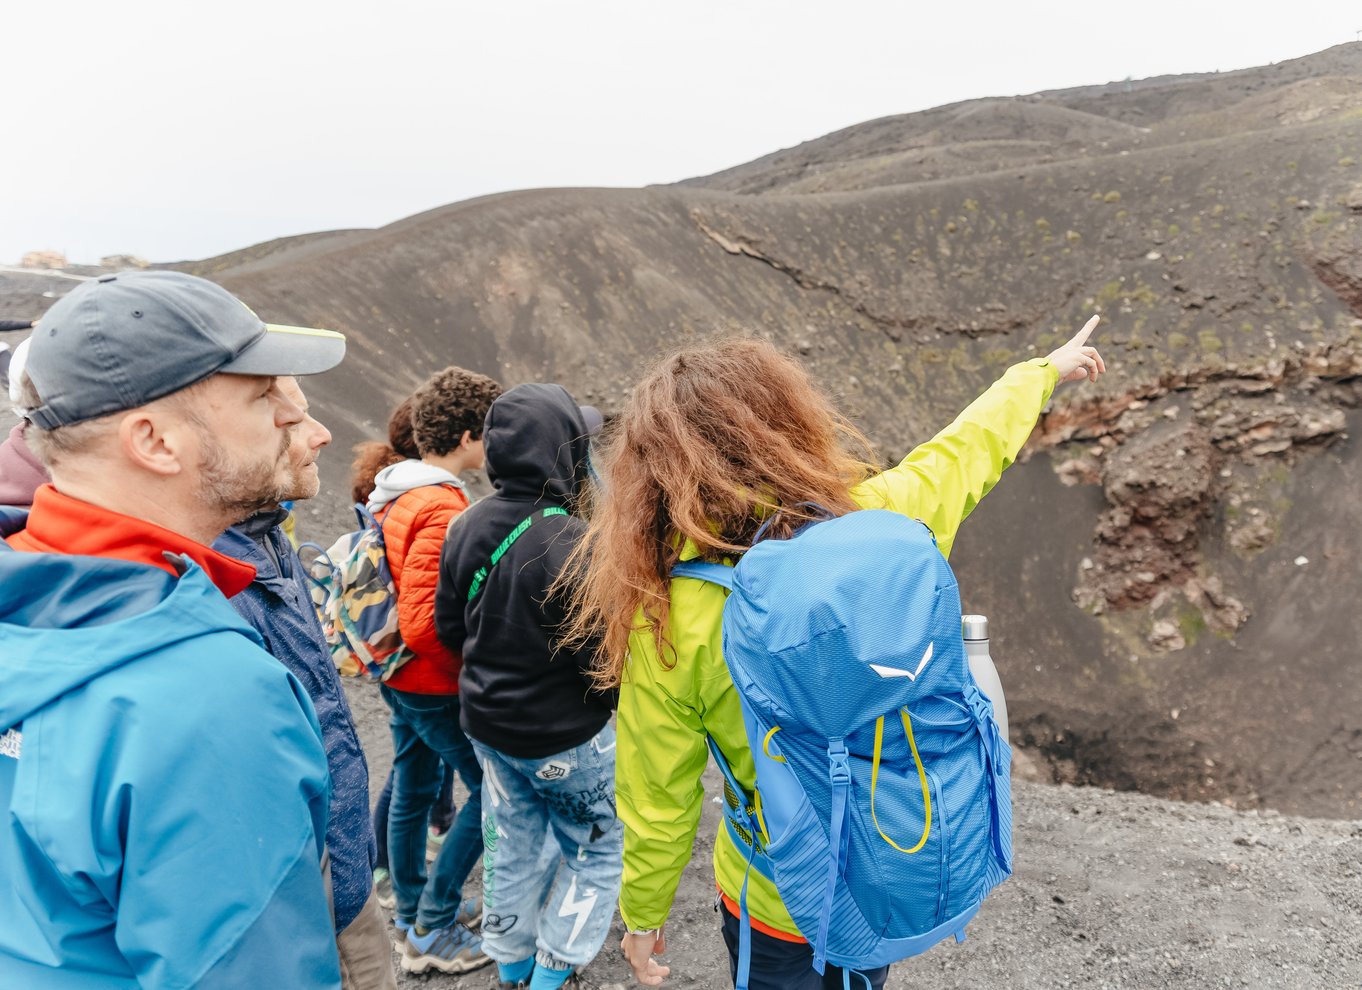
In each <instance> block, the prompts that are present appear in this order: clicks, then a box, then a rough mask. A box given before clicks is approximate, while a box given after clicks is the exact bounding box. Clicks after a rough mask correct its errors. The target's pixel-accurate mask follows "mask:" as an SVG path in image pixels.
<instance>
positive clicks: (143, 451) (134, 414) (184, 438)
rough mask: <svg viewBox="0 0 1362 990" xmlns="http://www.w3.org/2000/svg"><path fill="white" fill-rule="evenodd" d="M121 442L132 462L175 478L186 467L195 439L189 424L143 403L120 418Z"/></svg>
mask: <svg viewBox="0 0 1362 990" xmlns="http://www.w3.org/2000/svg"><path fill="white" fill-rule="evenodd" d="M118 444H119V449H120V450H121V451H122V452H123V456H124V457H126V458H127V459H128V461H130V462H131V463H132V464H134V465H136V466H137V467H139V468H141V469H142V470H144V471H149V472H151V473H152V474H158V475H161V476H163V477H172V476H174V475H177V474H179V473H180V472H181V471H183V470H184V469H185V467H186V466H187V461H186V457H187V456H189V455H190V453H191V448H192V446H193V439H192V431H191V430H190V429H189V424H188V423H185V422H183V421H182V420H181V419H180V418H179V417H175V416H172V415H170V414H169V411H168V410H166V409H160V408H154V407H149V406H143V407H142V408H140V409H134V410H132V411H131V412H129V413H128V414H127V415H125V416H124V417H123V418H122V419H120V420H119V421H118Z"/></svg>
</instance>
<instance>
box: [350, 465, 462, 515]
mask: <svg viewBox="0 0 1362 990" xmlns="http://www.w3.org/2000/svg"><path fill="white" fill-rule="evenodd" d="M425 485H453V486H454V487H456V488H459V489H462V488H463V482H462V481H460V480H459V479H458V478H456V477H455V476H454V475H452V474H450V473H449V472H448V471H446V470H445V469H444V468H438V467H432V466H431V465H429V464H426V463H424V462H423V461H418V460H415V459H408V460H405V461H398V462H397V463H396V464H391V465H389V466H388V467H385V468H384V469H383V470H382V471H380V472H378V474H377V475H376V476H375V477H374V490H373V491H372V492H371V493H370V494H369V501H368V503H367V504H366V506H365V508H367V509H368V510H369V511H370V512H377V511H378V510H379V509H381V508H383V506H385V505H387V504H388V503H389V502H391V501H392V500H393V499H395V498H397V497H398V496H399V495H405V494H406V493H407V492H409V491H411V490H412V489H413V488H422V487H424V486H425Z"/></svg>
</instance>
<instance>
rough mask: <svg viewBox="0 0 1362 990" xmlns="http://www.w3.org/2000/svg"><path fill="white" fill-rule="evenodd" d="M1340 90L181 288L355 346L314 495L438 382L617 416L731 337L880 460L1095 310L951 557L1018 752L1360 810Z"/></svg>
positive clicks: (990, 114) (1354, 175)
mask: <svg viewBox="0 0 1362 990" xmlns="http://www.w3.org/2000/svg"><path fill="white" fill-rule="evenodd" d="M1360 93H1362V45H1356V44H1354V45H1345V46H1341V47H1339V48H1336V49H1331V50H1330V51H1327V52H1323V53H1320V54H1318V55H1314V56H1310V57H1309V58H1305V59H1299V60H1296V61H1295V62H1291V63H1283V64H1282V65H1279V66H1273V67H1269V68H1265V69H1254V70H1245V71H1243V72H1236V73H1223V74H1218V75H1211V76H1201V77H1179V78H1173V79H1158V80H1145V81H1140V82H1135V83H1131V84H1129V87H1128V88H1127V85H1126V84H1121V83H1118V84H1111V85H1107V86H1101V87H1089V88H1085V89H1080V90H1070V91H1065V92H1059V93H1043V94H1038V95H1036V96H1034V97H1026V98H1020V99H1017V100H987V101H975V102H973V103H969V104H961V105H958V106H954V107H945V108H941V109H939V110H933V111H928V112H926V113H923V114H913V115H909V116H907V117H900V118H887V119H886V120H883V121H875V122H872V123H870V124H866V125H860V126H858V127H855V128H850V129H848V130H846V131H842V132H839V133H838V134H835V135H830V136H829V137H827V138H823V139H820V140H819V141H816V142H810V143H809V144H807V145H803V146H801V147H800V148H797V149H794V150H792V151H789V152H781V153H780V154H778V155H775V156H771V157H769V158H767V159H762V160H761V161H759V162H755V163H752V164H750V165H746V166H740V167H739V168H736V169H732V170H729V171H728V172H726V173H721V174H720V175H719V176H712V177H710V178H709V179H706V180H696V181H694V182H692V183H688V184H683V185H681V186H675V187H665V188H658V187H655V188H648V189H643V190H609V191H606V190H555V191H536V192H524V193H516V194H508V195H502V196H495V197H489V198H486V199H481V200H475V201H471V202H467V203H460V204H456V205H453V206H448V207H444V208H442V209H438V210H434V211H431V212H429V213H425V214H422V215H420V216H416V217H412V218H410V219H407V220H404V221H402V222H400V223H397V224H393V225H391V226H389V227H385V228H383V229H381V230H376V231H367V232H366V231H348V232H340V233H337V234H334V235H328V236H327V237H326V238H325V239H320V240H313V241H309V242H306V243H302V244H293V243H289V244H286V245H284V247H283V249H282V250H276V248H277V247H278V245H267V246H265V249H262V250H256V249H252V250H250V251H248V252H246V253H245V254H244V255H242V256H240V257H241V260H240V261H238V260H236V259H235V258H231V257H228V258H227V259H210V260H209V261H207V262H203V263H201V265H200V266H199V267H198V268H197V269H196V270H200V271H206V272H210V273H212V276H213V277H214V278H217V279H219V280H221V281H222V282H223V283H224V284H225V285H227V286H228V287H230V288H232V289H233V290H234V291H237V292H239V293H240V294H241V295H242V296H243V297H244V298H245V299H246V300H247V301H248V302H250V303H251V304H252V305H253V306H255V307H256V308H257V309H258V311H259V312H261V313H262V314H263V315H265V316H266V317H267V318H269V319H271V320H277V321H285V322H298V323H315V324H319V325H322V326H334V327H337V328H338V329H342V330H345V331H347V332H348V333H350V334H351V340H352V358H351V359H350V360H349V361H347V362H346V364H345V365H344V366H343V367H342V368H340V369H338V370H337V371H336V372H333V373H331V374H329V375H327V376H324V377H323V378H322V379H321V380H319V381H317V382H314V383H313V385H312V387H311V393H310V394H311V396H312V399H313V402H314V405H315V407H316V408H317V409H318V410H319V412H320V413H321V414H322V416H323V417H324V418H325V419H326V421H327V422H328V423H329V424H330V425H331V426H332V428H333V430H334V431H335V433H336V436H337V441H338V442H337V444H336V446H337V447H338V448H339V450H337V451H336V452H335V453H333V455H332V456H331V457H330V458H329V461H328V462H326V465H325V470H326V479H327V482H328V485H329V486H330V488H331V490H332V491H335V492H340V491H344V490H345V488H346V487H347V486H346V485H345V484H344V474H345V471H344V460H345V459H346V458H345V450H346V449H347V448H348V446H349V445H350V444H351V443H353V442H354V441H355V440H357V439H360V438H361V437H365V436H370V435H376V434H378V433H379V432H381V429H382V424H383V422H384V420H385V418H386V415H387V413H388V410H389V408H390V406H391V405H392V403H393V402H394V401H395V400H396V399H398V398H400V397H401V396H402V395H403V394H405V393H406V392H407V391H408V390H409V389H411V388H412V387H413V386H415V385H416V384H417V383H418V382H419V381H420V380H421V379H422V378H423V377H424V376H425V375H426V374H427V373H429V372H430V371H431V370H433V369H434V368H437V367H439V366H442V365H444V364H447V363H450V362H458V363H461V364H465V365H467V366H469V367H472V368H475V369H477V370H480V371H484V372H487V373H489V374H494V375H497V376H499V377H500V378H502V379H503V380H504V381H506V382H508V383H510V382H518V381H525V380H532V379H544V378H553V379H557V380H560V381H562V382H563V383H564V384H566V385H567V386H568V387H569V388H570V389H572V390H573V391H574V393H575V394H577V395H578V396H579V397H581V398H582V399H586V400H590V401H593V402H595V403H596V404H598V405H600V406H602V407H603V408H604V409H605V410H606V411H607V412H608V411H610V410H612V409H615V408H617V407H618V406H619V403H620V402H621V400H622V399H623V397H624V395H625V393H626V390H627V388H628V385H629V383H630V382H631V381H632V380H633V379H634V377H635V375H636V374H637V371H638V369H639V367H640V365H641V364H642V363H644V362H645V361H647V360H648V359H649V358H651V357H652V356H654V355H655V354H657V353H658V352H659V351H661V350H663V349H665V348H667V347H670V346H671V345H673V344H675V343H676V342H678V341H682V340H685V339H688V338H692V337H696V336H699V335H703V334H707V333H710V332H712V331H715V330H737V329H746V330H749V331H752V332H756V333H760V334H764V335H766V336H769V337H770V338H772V339H773V340H775V341H776V342H777V343H779V344H780V345H782V346H784V347H788V348H790V349H792V350H794V351H796V352H797V353H799V354H801V355H803V358H804V360H805V361H806V362H807V363H808V365H809V367H810V368H811V369H812V370H813V372H814V373H815V374H816V375H817V376H818V378H819V379H820V380H821V381H822V382H823V383H825V384H826V385H827V387H828V388H829V389H831V390H832V391H833V392H834V393H836V394H837V395H838V396H839V397H840V399H841V401H842V402H843V403H844V404H845V405H846V407H847V408H848V409H849V410H850V411H851V412H852V413H853V415H854V416H855V417H856V418H857V420H858V421H859V422H860V423H861V424H862V425H863V426H864V427H865V428H866V429H867V430H868V431H869V433H870V434H871V435H872V437H873V438H874V439H875V440H876V441H877V442H878V443H879V444H881V446H882V450H883V452H884V454H885V455H886V457H887V458H888V457H897V456H899V455H901V454H902V453H903V452H904V451H905V450H907V449H908V448H909V447H911V446H912V445H913V444H914V443H917V442H919V441H921V440H922V439H925V438H926V437H927V436H929V435H930V434H931V433H932V432H933V431H934V430H935V429H936V428H938V427H939V426H941V425H943V424H944V423H945V422H947V421H948V420H949V419H950V417H951V416H952V415H953V414H954V412H955V411H956V410H958V409H959V408H960V407H961V406H962V405H963V404H964V403H965V402H966V401H968V399H969V398H970V397H972V396H973V395H974V394H976V393H977V392H978V391H979V390H981V389H982V388H983V387H985V386H986V385H987V383H988V382H989V381H990V380H991V379H992V378H993V377H994V376H995V375H996V374H997V373H999V372H1000V371H1001V370H1002V369H1003V368H1004V367H1006V365H1007V364H1009V363H1010V362H1012V361H1015V360H1018V359H1021V358H1025V357H1027V356H1031V355H1034V354H1044V353H1045V352H1046V351H1047V350H1049V349H1050V348H1051V347H1053V346H1054V345H1055V344H1057V343H1058V342H1060V341H1061V340H1062V339H1063V338H1064V337H1065V336H1066V335H1067V334H1068V333H1070V332H1071V331H1072V330H1073V329H1074V328H1076V327H1077V326H1079V325H1080V324H1081V323H1082V322H1083V319H1084V318H1085V317H1086V315H1087V314H1088V313H1090V312H1092V311H1094V310H1097V311H1100V312H1101V313H1102V314H1103V317H1104V324H1103V326H1102V328H1101V330H1100V332H1099V335H1098V338H1097V340H1098V342H1099V344H1100V345H1101V346H1102V348H1103V350H1104V352H1105V354H1106V356H1107V359H1108V362H1109V364H1110V366H1111V369H1112V372H1111V374H1110V375H1109V376H1108V377H1107V379H1105V380H1104V381H1103V382H1102V383H1101V384H1100V385H1099V386H1098V387H1096V388H1090V389H1080V388H1072V387H1071V388H1069V389H1067V390H1065V391H1063V392H1062V393H1060V395H1059V396H1058V397H1057V399H1056V402H1055V403H1054V405H1053V407H1052V409H1051V411H1050V413H1049V414H1048V415H1047V417H1046V418H1045V421H1044V422H1043V424H1042V428H1041V429H1040V430H1039V431H1038V433H1037V436H1036V438H1035V440H1034V444H1033V453H1034V454H1036V455H1038V456H1032V457H1031V459H1030V460H1029V462H1027V463H1025V464H1023V465H1020V466H1018V467H1017V468H1015V469H1014V470H1013V472H1011V475H1010V477H1009V478H1008V479H1007V480H1005V482H1004V483H1003V484H1002V485H1001V486H1000V488H999V490H998V491H997V492H996V493H995V494H994V495H993V496H991V497H990V498H989V499H988V500H986V501H985V503H984V505H983V507H982V508H981V509H980V510H979V512H978V514H977V516H976V518H975V519H974V520H973V521H972V523H971V525H970V526H967V527H966V530H965V536H964V538H963V540H962V542H961V544H960V546H959V549H958V551H957V553H956V559H955V564H956V566H957V569H958V570H959V572H960V576H961V581H962V587H964V588H965V589H966V598H967V603H968V604H969V606H970V607H973V608H977V609H979V610H982V611H987V612H988V613H989V614H990V615H991V616H992V617H993V620H994V628H995V636H996V642H995V647H996V649H995V653H996V655H997V657H998V659H999V663H1000V666H1001V668H1002V670H1003V674H1004V678H1005V683H1006V685H1007V688H1008V693H1009V700H1010V704H1011V709H1012V715H1013V724H1014V739H1015V740H1016V741H1018V742H1021V743H1024V744H1025V745H1026V746H1027V747H1029V748H1030V749H1031V750H1032V752H1033V753H1034V754H1036V755H1037V756H1038V757H1043V759H1040V760H1039V766H1040V772H1041V773H1042V774H1043V775H1050V776H1054V777H1057V778H1059V779H1065V780H1074V781H1081V782H1102V783H1110V784H1112V785H1114V786H1118V787H1141V788H1144V789H1147V790H1150V791H1153V792H1155V793H1159V794H1164V795H1170V796H1179V797H1204V798H1213V799H1227V800H1233V801H1237V802H1240V803H1243V804H1247V805H1254V804H1256V803H1260V802H1261V803H1266V804H1270V805H1272V806H1275V807H1279V808H1281V809H1283V810H1288V811H1293V812H1301V813H1306V814H1324V815H1340V816H1352V817H1356V816H1358V815H1359V811H1358V807H1359V804H1358V802H1359V800H1362V758H1360V757H1362V678H1359V677H1358V676H1357V662H1358V646H1357V635H1356V633H1357V622H1356V619H1355V617H1354V615H1353V610H1354V602H1355V601H1357V600H1358V599H1359V598H1362V571H1360V570H1359V568H1358V567H1357V566H1356V564H1355V561H1356V560H1357V559H1358V558H1359V554H1362V545H1359V544H1362V537H1359V536H1358V534H1359V533H1362V504H1359V502H1358V500H1357V499H1356V497H1355V496H1354V495H1353V492H1355V491H1356V486H1357V482H1358V481H1359V474H1360V473H1362V466H1360V465H1359V459H1358V453H1357V444H1356V441H1355V440H1354V439H1353V436H1354V432H1355V430H1356V429H1357V427H1358V426H1359V424H1358V423H1357V422H1356V420H1357V418H1358V416H1359V415H1362V414H1359V413H1358V412H1356V411H1355V410H1356V406H1357V403H1358V399H1359V391H1358V381H1359V376H1362V166H1360V165H1359V160H1362V96H1360V95H1359V94H1360ZM819 190H823V191H819ZM754 191H755V192H760V194H759V195H750V194H743V193H751V192H754ZM335 504H337V503H336V500H334V499H333V502H332V505H333V506H334V505H335ZM1298 561H1299V562H1298Z"/></svg>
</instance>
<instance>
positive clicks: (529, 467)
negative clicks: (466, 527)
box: [482, 384, 591, 503]
mask: <svg viewBox="0 0 1362 990" xmlns="http://www.w3.org/2000/svg"><path fill="white" fill-rule="evenodd" d="M482 436H483V442H484V444H485V448H484V449H485V452H486V458H487V463H486V469H487V477H488V478H489V479H491V482H492V484H493V485H494V486H495V487H496V489H497V491H498V492H500V493H502V494H504V495H510V496H517V497H523V498H529V499H533V500H536V501H537V500H540V499H548V500H551V501H556V502H560V503H567V502H570V501H572V500H574V499H575V498H576V497H577V495H578V493H579V492H580V491H581V490H582V486H583V485H584V484H585V483H586V479H587V465H588V463H589V458H588V453H589V451H590V448H591V430H590V428H589V427H588V424H587V422H586V418H585V416H584V415H583V413H582V410H581V408H580V407H579V406H578V405H577V403H576V402H574V401H573V400H572V396H571V395H569V394H568V390H567V389H565V388H563V386H561V385H544V384H529V385H517V386H516V387H515V388H513V389H511V390H510V391H508V392H505V393H504V394H502V395H501V396H500V397H499V398H498V399H497V400H496V401H495V402H493V403H492V408H491V409H489V410H488V411H487V422H486V425H485V427H484V429H483V435H482Z"/></svg>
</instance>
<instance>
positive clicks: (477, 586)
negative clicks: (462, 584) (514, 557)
mask: <svg viewBox="0 0 1362 990" xmlns="http://www.w3.org/2000/svg"><path fill="white" fill-rule="evenodd" d="M570 514H571V513H569V512H568V510H567V509H564V508H562V507H561V506H557V505H551V506H549V507H548V508H547V509H535V510H534V511H533V512H531V513H530V514H529V515H528V516H526V517H525V518H524V519H522V520H521V521H520V522H519V523H518V524H517V525H516V527H515V528H514V529H512V530H511V531H510V532H509V533H507V534H506V538H505V539H504V540H502V541H501V543H499V544H498V545H497V548H496V549H495V550H493V551H492V555H491V556H490V557H488V559H487V563H485V564H483V565H482V566H481V567H479V568H478V569H477V571H476V572H474V574H473V581H472V583H471V584H470V585H469V587H468V598H467V601H469V602H472V601H473V599H474V598H477V597H478V592H479V591H481V590H482V586H483V583H484V582H485V581H486V580H487V575H488V574H490V573H491V571H492V568H493V567H496V566H497V561H499V560H501V558H502V557H504V556H505V555H506V551H507V550H509V549H511V545H512V544H514V543H515V541H516V540H518V539H520V538H521V537H522V536H524V535H525V530H527V529H529V528H530V526H532V525H533V524H534V521H535V520H536V519H548V518H549V517H550V516H566V515H570ZM455 518H458V517H457V516H456V517H455ZM451 525H452V524H451ZM445 535H446V536H448V535H449V531H448V530H446V531H445Z"/></svg>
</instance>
